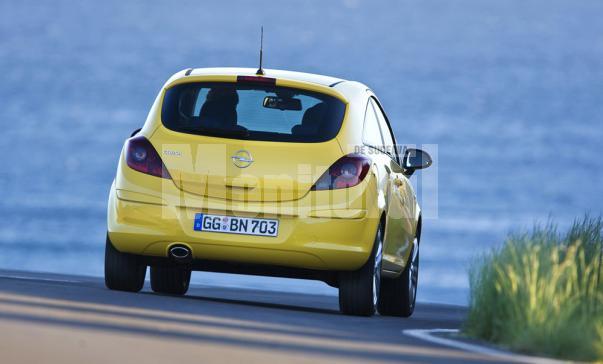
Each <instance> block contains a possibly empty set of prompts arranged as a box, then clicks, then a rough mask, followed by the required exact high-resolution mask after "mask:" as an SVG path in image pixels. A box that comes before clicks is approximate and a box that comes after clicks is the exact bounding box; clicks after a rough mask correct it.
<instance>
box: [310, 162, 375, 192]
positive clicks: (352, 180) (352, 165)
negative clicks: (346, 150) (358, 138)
mask: <svg viewBox="0 0 603 364" xmlns="http://www.w3.org/2000/svg"><path fill="white" fill-rule="evenodd" d="M370 167H371V161H370V159H368V158H367V157H365V156H363V155H360V154H348V155H346V156H343V157H341V158H339V160H337V162H335V163H334V164H333V165H332V166H331V167H329V169H328V170H327V171H326V172H325V173H323V175H322V176H320V178H319V179H318V181H316V183H315V184H314V186H312V191H320V190H336V189H339V188H348V187H354V186H356V185H357V184H359V183H360V182H362V180H363V179H364V177H366V175H367V173H368V171H369V169H370Z"/></svg>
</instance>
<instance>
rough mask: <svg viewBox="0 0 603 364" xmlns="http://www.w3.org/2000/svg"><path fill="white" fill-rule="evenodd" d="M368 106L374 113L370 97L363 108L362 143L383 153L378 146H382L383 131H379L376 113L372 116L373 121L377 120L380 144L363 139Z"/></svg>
mask: <svg viewBox="0 0 603 364" xmlns="http://www.w3.org/2000/svg"><path fill="white" fill-rule="evenodd" d="M369 107H370V108H371V110H372V111H373V113H374V112H375V111H374V109H373V106H372V105H371V101H370V99H369V100H368V101H367V103H366V107H365V109H364V121H363V123H362V144H364V145H366V146H367V147H371V148H373V149H376V150H378V151H380V152H381V153H383V151H382V150H381V149H380V147H383V146H384V141H383V133H381V126H380V125H379V120H378V119H377V115H374V116H375V121H376V122H377V130H379V137H380V138H381V146H376V145H371V144H369V143H368V142H367V141H366V139H365V131H366V122H367V118H366V116H367V114H368V110H369Z"/></svg>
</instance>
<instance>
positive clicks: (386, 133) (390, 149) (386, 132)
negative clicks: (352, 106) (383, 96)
mask: <svg viewBox="0 0 603 364" xmlns="http://www.w3.org/2000/svg"><path fill="white" fill-rule="evenodd" d="M371 105H372V106H373V108H374V109H375V113H376V114H377V120H378V121H379V126H380V128H381V134H383V144H384V146H385V152H386V153H387V154H388V155H389V156H390V157H392V158H393V159H394V160H395V161H396V162H398V163H400V162H399V160H398V153H397V151H396V149H395V147H396V145H395V142H394V136H393V135H392V131H391V130H390V128H389V124H388V122H387V119H385V115H383V111H382V110H381V107H380V106H379V104H378V103H377V101H375V99H373V98H371Z"/></svg>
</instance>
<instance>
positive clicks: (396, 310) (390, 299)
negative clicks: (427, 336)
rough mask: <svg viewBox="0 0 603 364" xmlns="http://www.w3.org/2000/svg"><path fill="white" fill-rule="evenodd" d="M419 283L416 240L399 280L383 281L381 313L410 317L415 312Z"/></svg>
mask: <svg viewBox="0 0 603 364" xmlns="http://www.w3.org/2000/svg"><path fill="white" fill-rule="evenodd" d="M418 283H419V242H418V240H417V239H416V238H415V240H414V241H413V248H412V252H411V253H410V257H409V260H408V264H407V265H406V268H404V271H403V272H402V274H400V276H399V277H398V278H394V279H383V280H381V291H380V292H381V296H380V297H379V313H380V314H381V315H384V316H401V317H409V316H410V315H412V313H413V311H414V310H415V301H416V298H417V287H418Z"/></svg>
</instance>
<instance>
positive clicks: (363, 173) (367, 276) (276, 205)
mask: <svg viewBox="0 0 603 364" xmlns="http://www.w3.org/2000/svg"><path fill="white" fill-rule="evenodd" d="M258 73H261V72H258ZM395 140H396V139H395V137H394V134H393V132H392V129H391V127H390V125H389V122H388V120H387V117H386V116H385V113H384V111H383V108H382V107H381V105H380V104H379V101H378V99H377V98H376V96H375V95H374V94H373V92H372V91H371V90H370V89H369V88H368V87H366V86H365V85H363V84H361V83H358V82H352V81H345V80H340V79H336V78H332V77H326V76H319V75H313V74H306V73H297V72H287V71H277V70H266V71H265V73H264V74H261V75H258V74H256V72H255V70H253V69H241V68H213V69H189V70H184V71H181V72H178V73H176V74H175V75H173V76H172V77H171V78H170V79H169V80H168V81H167V83H166V84H165V85H164V87H163V88H162V89H161V91H160V92H159V95H158V96H157V99H156V100H155V103H154V104H153V106H152V108H151V110H150V112H149V115H148V117H147V120H146V122H145V123H144V126H143V127H142V129H140V130H139V131H137V132H135V133H134V134H133V135H132V136H131V137H130V138H129V139H128V140H127V141H126V142H125V145H124V147H123V150H122V153H121V156H120V160H119V164H118V167H117V175H116V177H115V181H114V182H113V185H112V186H111V192H110V195H109V204H108V218H107V220H108V221H107V222H108V233H107V241H106V253H105V283H106V286H107V287H108V288H110V289H116V290H124V291H139V290H140V289H141V288H142V287H143V283H144V279H145V274H146V268H147V266H150V271H151V288H152V289H153V291H155V292H161V293H168V294H177V295H182V294H185V293H186V291H187V289H188V285H189V281H190V276H191V271H192V270H199V271H211V272H226V273H242V274H255V275H266V276H280V277H290V278H304V279H316V280H321V281H324V282H326V283H327V284H329V285H331V286H333V287H338V288H339V307H340V309H341V311H342V312H343V313H346V314H352V315H372V314H374V313H375V311H376V310H378V311H379V313H380V314H382V315H394V316H409V315H411V314H412V312H413V309H414V305H415V297H416V291H417V278H418V269H419V241H420V237H421V212H420V209H419V206H418V204H417V200H416V197H415V193H414V191H413V188H412V186H411V184H410V183H409V180H408V177H409V176H410V175H411V174H412V173H413V172H414V171H415V170H417V169H421V168H425V167H428V166H429V165H430V164H431V158H430V157H429V155H428V154H427V153H425V152H422V151H420V150H418V149H410V148H408V149H405V150H404V152H403V153H401V155H399V154H398V152H399V150H398V149H397V148H396V143H395Z"/></svg>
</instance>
